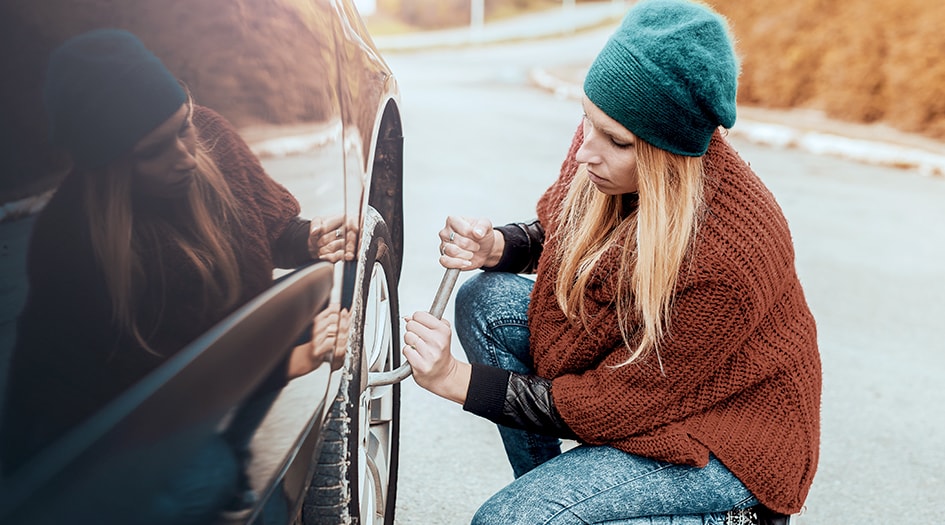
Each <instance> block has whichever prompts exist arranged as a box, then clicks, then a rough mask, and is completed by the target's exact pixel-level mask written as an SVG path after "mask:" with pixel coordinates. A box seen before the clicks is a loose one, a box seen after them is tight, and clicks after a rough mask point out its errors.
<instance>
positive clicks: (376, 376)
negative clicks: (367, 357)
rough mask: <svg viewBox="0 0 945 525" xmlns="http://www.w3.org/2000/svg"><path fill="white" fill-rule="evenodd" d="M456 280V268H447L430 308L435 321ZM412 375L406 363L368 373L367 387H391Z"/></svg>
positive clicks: (457, 270) (441, 311)
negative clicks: (384, 370)
mask: <svg viewBox="0 0 945 525" xmlns="http://www.w3.org/2000/svg"><path fill="white" fill-rule="evenodd" d="M458 278H459V269H458V268H447V269H446V273H444V274H443V279H442V280H441V281H440V287H439V288H437V289H436V296H434V297H433V305H432V306H430V314H431V315H433V316H435V317H436V318H437V319H441V318H442V317H443V312H444V311H445V310H446V304H447V303H448V302H449V300H450V295H452V294H453V287H454V286H456V280H457V279H458ZM412 373H413V370H411V368H410V363H406V362H405V363H404V364H402V365H400V367H399V368H397V369H395V370H391V371H389V372H370V373H368V383H367V386H368V387H369V388H370V387H374V386H383V385H393V384H394V383H399V382H401V381H403V380H404V379H407V378H408V377H410V374H412Z"/></svg>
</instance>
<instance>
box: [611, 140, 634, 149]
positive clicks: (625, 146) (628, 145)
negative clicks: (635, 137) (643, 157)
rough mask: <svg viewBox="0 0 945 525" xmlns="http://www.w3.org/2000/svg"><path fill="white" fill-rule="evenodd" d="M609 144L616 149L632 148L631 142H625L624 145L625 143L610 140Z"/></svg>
mask: <svg viewBox="0 0 945 525" xmlns="http://www.w3.org/2000/svg"><path fill="white" fill-rule="evenodd" d="M610 142H611V143H613V145H614V146H617V147H618V148H620V149H627V148H629V147H631V146H633V143H632V142H626V143H625V142H617V141H616V140H611V141H610Z"/></svg>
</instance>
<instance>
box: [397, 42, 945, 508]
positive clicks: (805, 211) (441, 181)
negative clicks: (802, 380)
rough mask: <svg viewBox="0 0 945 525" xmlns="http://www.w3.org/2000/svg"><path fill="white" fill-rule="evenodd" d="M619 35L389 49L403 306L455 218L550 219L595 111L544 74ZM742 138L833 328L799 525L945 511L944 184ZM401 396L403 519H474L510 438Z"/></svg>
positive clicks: (824, 323)
mask: <svg viewBox="0 0 945 525" xmlns="http://www.w3.org/2000/svg"><path fill="white" fill-rule="evenodd" d="M608 34H609V30H606V29H605V30H602V31H598V32H592V33H587V34H582V35H579V36H574V37H570V38H565V39H554V40H544V41H540V42H531V43H521V44H508V45H503V46H495V47H485V48H477V49H464V50H457V51H436V52H417V53H411V54H388V55H387V60H388V62H389V63H390V65H391V67H392V68H393V70H394V72H395V74H396V75H397V77H398V79H399V81H400V85H401V91H402V94H403V100H402V102H403V114H404V126H405V136H406V143H405V149H406V160H405V183H404V188H405V195H404V201H405V208H406V213H405V215H406V216H405V222H406V232H407V238H406V255H405V260H404V275H403V279H402V284H401V291H400V293H401V296H400V299H401V311H402V312H403V313H405V314H406V313H411V312H413V311H415V310H426V309H428V308H429V307H430V302H431V301H432V299H433V294H434V291H435V289H436V286H437V285H438V283H439V280H440V277H441V276H442V269H441V268H440V267H439V265H438V264H437V255H438V252H437V246H438V240H437V237H436V233H437V231H439V229H440V228H441V227H442V225H443V222H444V219H445V217H446V215H448V214H460V215H469V216H485V217H489V218H491V219H492V220H493V222H494V223H495V224H504V223H505V222H509V221H513V220H522V219H528V218H531V217H532V216H533V215H534V204H535V202H536V200H537V198H538V196H539V195H540V194H541V193H542V191H543V190H544V189H545V188H546V187H547V186H548V185H549V184H550V183H551V182H552V181H553V179H554V177H555V176H556V175H557V171H558V168H559V166H560V163H561V161H562V160H563V158H564V154H565V152H566V150H567V147H568V144H569V143H570V137H571V134H572V133H573V132H574V130H575V128H576V126H577V125H578V123H579V120H580V115H581V109H580V106H579V104H578V103H576V102H574V101H572V100H562V99H557V98H555V97H554V96H553V95H551V94H549V93H547V92H545V91H541V90H538V89H536V88H535V87H533V86H531V85H529V83H528V72H529V70H530V69H531V68H533V67H543V68H552V67H556V66H566V65H573V64H580V63H586V62H589V61H590V60H591V59H592V58H593V56H594V55H595V54H596V53H597V51H598V50H599V49H600V47H601V46H602V45H603V43H604V41H605V40H606V37H607V35H608ZM878 138H881V137H878ZM732 141H733V143H734V144H735V146H736V148H737V149H738V150H739V151H740V152H741V153H742V155H743V157H745V158H746V159H747V160H748V161H750V163H751V165H752V166H753V167H754V168H755V170H756V171H757V172H758V174H759V175H760V176H761V177H762V179H763V180H764V181H765V182H766V183H767V184H768V185H769V187H770V188H771V189H772V191H773V192H774V193H775V195H776V197H777V198H778V200H779V202H780V204H781V206H782V207H783V209H784V212H785V214H786V215H787V218H788V220H789V221H790V224H791V228H792V232H793V235H794V239H795V243H796V252H797V267H798V271H799V273H800V276H801V280H802V282H803V284H804V286H805V290H806V293H807V298H808V302H809V303H810V305H811V308H812V310H813V312H814V315H815V317H816V318H817V321H818V330H819V340H820V348H821V354H822V359H823V369H824V397H823V436H822V437H823V439H822V446H821V462H820V468H819V471H818V474H817V477H816V479H815V482H814V486H813V488H812V490H811V494H810V497H809V498H808V501H807V508H806V510H805V512H804V513H803V514H802V515H801V516H799V517H798V518H796V519H795V520H794V522H795V523H798V524H811V525H813V524H816V525H835V524H845V523H943V522H945V518H942V514H941V511H940V510H938V509H937V507H938V504H939V503H940V500H941V496H942V495H943V494H945V474H943V471H945V446H943V444H945V419H943V418H942V417H941V412H942V409H941V407H942V406H943V404H945V391H943V389H942V388H941V385H942V384H943V381H945V322H943V320H945V301H943V299H942V298H943V295H945V265H943V261H945V205H943V202H945V180H942V179H941V178H929V177H923V176H921V175H918V174H916V173H912V172H908V171H903V170H896V169H886V168H878V167H873V166H866V165H862V164H856V163H851V162H848V161H843V160H838V159H834V158H829V157H817V156H813V155H810V154H806V153H802V152H798V151H794V150H778V149H770V148H766V147H761V146H756V145H754V144H751V143H748V142H745V141H744V140H741V139H738V138H733V140H732ZM463 278H465V276H464V277H463ZM446 316H447V318H452V306H450V308H449V309H448V310H447V314H446ZM454 353H456V354H457V355H459V356H461V355H462V351H461V349H460V348H459V346H458V343H455V344H454ZM402 407H403V408H402V409H403V413H402V420H403V426H402V435H401V461H400V465H401V466H400V488H399V495H398V511H397V522H398V523H401V524H424V525H429V524H453V523H468V522H469V519H470V518H471V517H472V515H473V513H474V512H475V510H476V508H478V506H479V505H480V504H481V503H482V502H483V501H484V500H485V499H487V498H488V497H489V496H490V495H491V494H492V493H494V492H495V491H497V490H499V489H500V488H501V487H502V486H504V485H505V484H506V483H508V482H509V481H511V479H512V474H511V470H510V468H509V467H508V464H507V462H506V460H505V455H504V452H503V450H502V447H501V442H500V441H499V438H498V433H497V432H496V430H495V428H494V427H493V426H492V424H491V423H488V422H486V421H484V420H481V419H479V418H476V417H474V416H471V415H469V414H465V413H463V412H462V410H461V408H460V407H459V406H457V405H454V404H452V403H450V402H447V401H444V400H442V399H439V398H437V397H435V396H433V395H432V394H429V393H427V392H426V391H424V390H421V389H420V388H419V387H417V386H416V384H414V383H413V381H412V380H407V381H406V382H405V383H404V388H403V404H402Z"/></svg>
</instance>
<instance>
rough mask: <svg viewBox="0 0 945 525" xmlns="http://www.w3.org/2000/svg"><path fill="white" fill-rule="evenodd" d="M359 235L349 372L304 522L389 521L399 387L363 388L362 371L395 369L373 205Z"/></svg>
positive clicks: (384, 256)
mask: <svg viewBox="0 0 945 525" xmlns="http://www.w3.org/2000/svg"><path fill="white" fill-rule="evenodd" d="M363 233H364V236H363V239H364V240H365V241H364V242H365V243H369V244H368V248H367V251H366V256H365V257H364V258H363V260H364V265H363V273H361V274H359V275H358V285H359V288H358V289H356V290H355V293H356V296H355V301H354V304H353V305H352V328H351V334H350V337H349V342H350V347H349V352H348V358H347V359H348V362H347V363H346V368H347V370H348V373H347V374H345V375H344V377H343V379H342V383H341V386H340V387H339V395H338V397H337V398H336V399H335V401H334V404H333V406H332V408H331V412H330V414H329V415H328V420H327V421H326V423H325V425H324V426H323V432H324V438H323V441H322V443H323V444H322V450H321V453H320V455H319V458H318V463H317V465H316V467H315V474H314V476H313V478H312V483H311V486H310V488H309V490H308V493H307V494H306V501H305V503H304V505H303V507H302V522H303V523H304V524H305V525H313V524H340V523H363V524H392V523H393V522H394V506H395V503H396V494H397V457H398V451H399V444H400V417H399V416H400V385H399V384H395V385H385V386H378V387H372V388H368V387H367V379H368V374H367V373H366V372H367V371H370V372H386V371H390V370H393V369H394V368H397V367H398V366H400V352H399V351H398V348H399V346H398V345H397V343H398V341H399V334H398V333H399V328H400V320H399V317H398V312H399V308H398V302H397V277H396V274H395V273H394V272H395V268H396V265H395V261H394V254H393V252H392V251H391V247H390V246H391V245H390V235H389V233H388V229H387V225H386V224H385V222H384V220H383V218H381V216H380V214H378V213H377V212H376V211H375V210H374V209H373V208H369V213H368V215H367V217H366V219H365V225H364V232H363ZM358 292H360V295H357V294H358ZM358 297H360V303H358V300H357V298H358Z"/></svg>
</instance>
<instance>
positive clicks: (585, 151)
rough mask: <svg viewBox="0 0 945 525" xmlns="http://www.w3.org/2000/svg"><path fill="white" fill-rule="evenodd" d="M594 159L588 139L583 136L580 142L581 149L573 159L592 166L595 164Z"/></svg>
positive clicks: (594, 155) (591, 145) (592, 149)
mask: <svg viewBox="0 0 945 525" xmlns="http://www.w3.org/2000/svg"><path fill="white" fill-rule="evenodd" d="M596 157H597V155H596V154H595V153H594V148H593V144H592V143H591V140H590V137H588V136H587V135H584V141H583V142H581V147H580V148H578V150H577V153H575V154H574V159H575V160H576V161H578V162H579V163H581V164H585V163H591V164H593V163H595V162H596Z"/></svg>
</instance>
